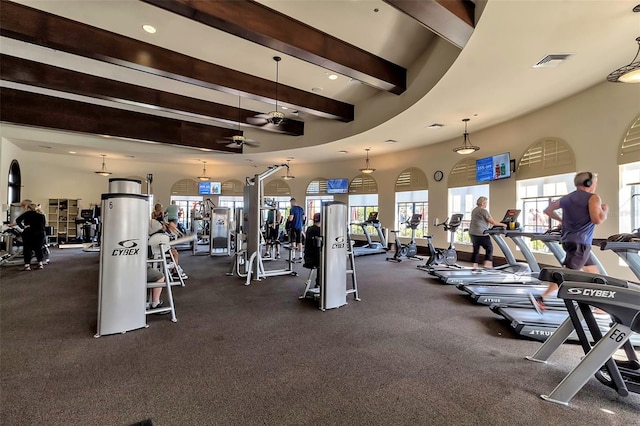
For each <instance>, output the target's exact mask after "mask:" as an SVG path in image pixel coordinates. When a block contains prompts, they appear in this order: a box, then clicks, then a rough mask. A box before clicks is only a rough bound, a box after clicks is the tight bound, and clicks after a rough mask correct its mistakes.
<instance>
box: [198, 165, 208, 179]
mask: <svg viewBox="0 0 640 426" xmlns="http://www.w3.org/2000/svg"><path fill="white" fill-rule="evenodd" d="M198 180H200V181H202V182H206V181H208V180H211V178H210V177H209V176H207V162H206V161H203V162H202V176H198Z"/></svg>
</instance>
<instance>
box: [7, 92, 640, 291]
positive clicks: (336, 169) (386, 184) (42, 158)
mask: <svg viewBox="0 0 640 426" xmlns="http://www.w3.org/2000/svg"><path fill="white" fill-rule="evenodd" d="M638 114H640V84H636V85H633V84H613V83H607V82H603V83H602V84H599V85H597V86H595V87H593V88H591V89H588V90H586V91H584V92H581V93H579V94H577V95H575V96H572V97H570V98H568V99H565V100H563V101H561V102H558V103H556V104H553V105H550V106H547V107H544V108H541V109H539V110H537V111H534V112H532V113H530V114H527V115H526V116H523V117H520V118H517V119H514V120H511V121H508V122H506V123H503V124H500V125H497V126H494V127H492V128H489V129H485V130H483V131H478V132H475V131H474V129H473V121H471V122H470V125H469V132H470V135H471V140H472V141H473V144H475V145H478V146H480V148H481V150H480V151H479V152H478V156H479V157H485V156H489V155H493V154H498V153H502V152H507V151H509V152H511V156H512V158H516V159H517V160H518V159H519V158H520V157H521V156H522V154H523V153H524V152H525V151H526V149H527V148H528V147H529V146H530V145H531V144H532V143H534V142H535V141H537V140H539V139H540V138H543V137H558V138H561V139H563V140H565V141H566V142H567V143H568V144H569V146H571V147H572V149H573V151H574V153H575V157H576V164H577V167H578V169H579V170H591V171H593V172H596V173H598V174H599V189H598V193H599V194H600V195H601V196H602V198H603V201H604V202H606V203H608V204H609V205H610V206H611V213H610V216H609V219H608V220H607V221H606V222H605V223H604V224H602V225H600V226H598V227H597V230H596V236H597V237H606V236H608V235H611V234H614V233H616V232H618V229H619V228H618V205H619V202H618V186H619V179H618V167H617V159H616V156H617V150H618V147H619V145H620V143H621V141H622V138H623V136H624V134H625V133H626V131H627V130H628V128H629V126H630V125H631V123H632V122H633V120H634V119H635V117H637V116H638ZM460 130H461V131H460V134H461V135H460V137H459V138H456V139H455V140H452V141H448V142H446V143H442V144H438V145H431V146H425V147H423V148H419V149H413V150H408V151H403V152H397V153H394V154H390V155H385V156H384V157H379V156H375V148H374V149H373V150H372V153H373V155H372V156H371V157H370V160H371V164H372V165H373V166H374V167H375V168H376V169H377V171H376V172H375V173H374V174H373V177H374V178H375V179H376V181H377V182H378V188H379V206H380V217H381V221H382V223H383V225H384V226H392V225H391V224H392V222H393V219H394V215H395V206H394V185H395V180H396V178H397V177H398V174H399V173H400V172H402V171H403V170H404V169H406V168H408V167H419V168H421V169H422V170H423V171H424V172H425V174H426V175H427V177H428V178H429V213H430V216H431V217H441V218H442V217H446V216H447V213H448V212H447V184H446V181H447V179H446V178H445V179H444V180H443V181H442V182H435V181H434V180H433V178H432V176H433V173H434V172H435V171H436V170H443V171H444V172H445V176H447V175H448V173H449V172H450V170H451V168H452V167H453V166H454V165H455V164H456V163H457V162H458V161H459V160H460V159H461V158H462V156H460V155H457V154H455V153H453V152H452V149H453V148H454V147H455V146H458V145H459V144H460V143H461V141H462V126H461V129H460ZM396 139H398V140H400V141H401V140H402V135H398V136H397V137H396ZM0 155H1V156H0V200H2V201H3V202H5V203H6V199H7V175H8V168H9V165H10V163H11V160H12V159H14V158H15V159H17V160H18V161H19V162H20V166H21V169H22V177H23V185H24V188H23V192H22V196H23V198H25V197H28V198H31V199H32V200H34V201H36V202H40V203H43V204H44V203H45V202H46V200H47V199H48V198H54V197H68V198H80V199H81V202H80V205H81V207H88V206H89V205H90V204H91V203H97V202H99V201H100V194H102V193H103V192H106V190H107V187H108V178H104V177H101V176H98V175H96V174H94V173H93V171H94V170H98V169H99V168H100V165H101V164H100V162H99V160H97V159H95V158H76V157H73V156H71V155H49V154H39V153H31V152H23V151H21V150H20V149H18V148H17V147H16V146H15V145H13V144H12V143H11V142H9V141H7V140H6V139H2V142H1V145H0ZM363 164H364V156H363V158H362V159H358V160H352V161H340V159H339V158H336V160H335V161H332V162H331V163H312V164H298V163H295V164H292V165H291V167H292V169H291V174H292V175H294V176H295V177H296V179H294V180H291V181H288V182H287V183H288V184H289V186H290V187H291V190H292V195H293V196H295V197H297V198H298V199H304V195H305V189H306V187H307V184H308V183H309V181H310V180H312V179H314V178H316V177H324V178H334V177H348V178H353V177H354V176H355V175H357V174H358V173H359V172H358V169H359V168H360V167H362V165H363ZM107 168H108V169H109V170H110V171H112V172H114V174H113V175H112V176H111V177H127V176H134V175H135V176H146V175H147V174H148V173H152V174H153V176H154V182H153V189H154V191H153V192H154V195H155V199H156V200H158V201H160V202H162V203H163V204H168V201H169V198H170V195H171V194H170V193H169V192H170V189H171V186H172V185H173V183H174V182H176V181H178V180H180V179H188V178H191V179H193V178H194V177H195V176H196V174H194V173H197V172H199V171H200V170H197V171H196V170H194V169H193V167H190V168H189V169H188V170H185V168H184V166H181V165H175V164H170V163H169V162H167V164H158V163H145V162H140V161H135V160H131V161H115V160H110V159H107ZM262 171H264V170H263V169H260V168H254V167H252V166H246V167H228V166H227V167H216V168H209V167H207V172H208V174H209V175H210V176H212V177H213V179H214V180H220V181H225V180H228V179H240V180H241V181H244V178H245V177H247V176H253V175H255V174H256V173H260V172H262ZM277 176H279V174H277ZM516 180H517V172H516V174H515V177H514V178H511V179H506V180H503V181H497V182H492V183H491V193H490V195H489V196H490V198H491V210H492V212H493V214H494V215H495V216H501V215H502V213H503V212H504V211H506V210H507V209H509V208H513V207H514V206H515V197H516ZM387 224H388V225H387ZM434 234H435V235H434V236H435V245H436V246H437V247H443V246H446V245H447V242H446V235H445V233H444V232H436V233H434ZM422 245H426V244H422ZM458 248H459V249H460V250H465V249H466V248H465V247H460V246H459V247H458ZM598 254H599V255H600V253H598ZM599 257H600V258H601V259H602V260H603V262H604V263H605V266H606V267H607V270H608V272H609V273H610V274H611V275H617V276H620V277H624V278H627V279H633V276H631V275H630V272H629V271H628V268H625V267H619V266H618V261H617V257H616V256H615V255H612V254H611V253H602V255H600V256H599ZM540 260H541V261H545V262H546V263H550V264H553V263H554V261H553V260H552V259H551V258H544V256H543V257H542V258H541V259H540Z"/></svg>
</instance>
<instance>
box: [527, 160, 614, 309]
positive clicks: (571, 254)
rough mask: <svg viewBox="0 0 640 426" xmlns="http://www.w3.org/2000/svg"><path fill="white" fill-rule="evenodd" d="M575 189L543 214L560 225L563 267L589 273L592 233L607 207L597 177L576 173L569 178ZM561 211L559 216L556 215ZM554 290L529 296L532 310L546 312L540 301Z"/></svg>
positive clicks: (593, 269)
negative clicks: (564, 253) (599, 189)
mask: <svg viewBox="0 0 640 426" xmlns="http://www.w3.org/2000/svg"><path fill="white" fill-rule="evenodd" d="M573 183H574V185H575V186H576V190H575V191H573V192H572V193H570V194H567V195H565V196H564V197H562V198H560V199H558V200H555V201H552V202H551V203H550V204H549V206H548V207H547V208H546V209H545V210H544V214H546V215H547V216H549V217H550V218H551V219H554V220H556V221H557V222H560V223H562V226H561V228H562V236H561V237H560V241H561V242H562V247H563V248H564V251H565V252H566V256H565V259H564V266H565V267H567V268H569V269H577V270H580V269H581V270H583V271H586V272H590V273H592V274H597V273H598V267H597V266H596V265H594V264H593V262H592V261H591V257H590V254H591V244H592V242H593V231H594V229H595V227H596V225H600V224H601V223H602V222H604V221H605V220H606V219H607V215H608V214H609V206H607V205H606V204H604V203H603V202H602V200H601V199H600V196H599V195H598V194H596V190H597V189H598V175H597V174H595V173H591V172H579V173H577V174H576V175H575V177H574V178H573ZM558 210H560V211H562V216H561V215H560V214H558ZM557 290H558V285H557V284H556V283H553V282H551V283H549V285H548V287H547V289H546V290H545V292H544V293H542V295H540V296H537V295H533V294H530V295H529V299H530V300H531V303H532V304H533V307H534V308H535V309H536V310H537V311H538V313H542V311H544V310H546V309H547V306H546V305H545V304H544V298H545V297H548V296H550V295H551V294H552V293H554V292H556V291H557Z"/></svg>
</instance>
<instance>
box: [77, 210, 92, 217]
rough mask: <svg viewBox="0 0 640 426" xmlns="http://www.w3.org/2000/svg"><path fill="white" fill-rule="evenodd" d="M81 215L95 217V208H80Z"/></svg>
mask: <svg viewBox="0 0 640 426" xmlns="http://www.w3.org/2000/svg"><path fill="white" fill-rule="evenodd" d="M80 217H81V218H83V219H93V209H82V210H80Z"/></svg>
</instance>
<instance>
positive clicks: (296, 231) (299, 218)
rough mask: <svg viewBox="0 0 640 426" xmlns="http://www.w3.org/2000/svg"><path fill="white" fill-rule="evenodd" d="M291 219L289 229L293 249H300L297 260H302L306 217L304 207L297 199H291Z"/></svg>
mask: <svg viewBox="0 0 640 426" xmlns="http://www.w3.org/2000/svg"><path fill="white" fill-rule="evenodd" d="M288 220H289V221H291V229H289V241H290V242H291V250H293V251H294V258H295V250H296V249H297V250H298V257H297V258H295V260H298V261H299V260H302V228H303V226H304V221H305V220H306V217H305V215H304V209H303V208H302V207H300V206H299V205H298V204H297V203H296V199H295V198H292V199H291V210H289V218H288Z"/></svg>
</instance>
